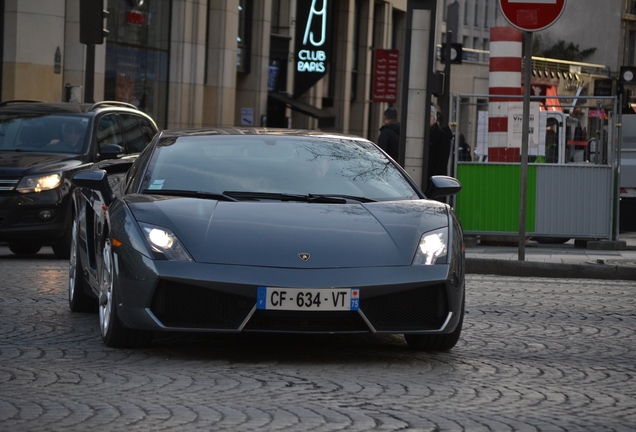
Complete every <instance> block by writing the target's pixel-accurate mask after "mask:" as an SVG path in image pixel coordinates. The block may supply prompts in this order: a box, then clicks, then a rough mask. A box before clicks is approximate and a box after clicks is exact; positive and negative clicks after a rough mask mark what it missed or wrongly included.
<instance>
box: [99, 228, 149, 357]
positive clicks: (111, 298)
mask: <svg viewBox="0 0 636 432" xmlns="http://www.w3.org/2000/svg"><path fill="white" fill-rule="evenodd" d="M113 258H114V256H113V249H112V245H111V242H110V238H106V241H105V242H104V250H103V255H102V259H103V263H102V269H101V272H100V276H99V281H100V299H99V328H100V332H101V335H102V341H103V342H104V344H105V345H106V346H108V347H112V348H137V347H142V346H147V345H149V344H150V342H151V341H152V332H150V331H145V330H135V329H131V328H128V327H126V326H125V325H124V324H123V323H122V322H121V320H120V319H119V316H118V314H117V290H116V289H115V283H114V282H115V280H114V278H115V274H114V270H115V267H114V263H113Z"/></svg>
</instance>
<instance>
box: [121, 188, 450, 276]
mask: <svg viewBox="0 0 636 432" xmlns="http://www.w3.org/2000/svg"><path fill="white" fill-rule="evenodd" d="M127 201H128V205H129V207H130V209H131V211H132V213H133V214H134V216H135V218H136V219H137V220H138V221H139V222H145V223H149V224H154V225H158V226H161V227H165V228H169V229H171V230H172V231H173V232H174V233H175V234H176V235H177V237H178V238H179V239H180V240H181V242H182V243H183V244H184V246H185V247H186V249H187V250H188V251H189V252H190V254H191V255H192V257H193V258H194V260H195V261H197V262H200V263H214V264H235V265H254V266H266V267H285V268H327V267H329V268H336V267H340V268H345V267H376V266H401V265H410V264H411V261H412V259H413V255H414V253H415V250H416V248H417V245H418V243H419V240H420V237H421V235H422V233H424V232H427V231H430V230H433V229H436V228H440V227H445V226H447V225H448V220H449V215H448V207H447V206H446V205H445V204H441V203H439V202H437V201H429V200H415V201H393V202H377V203H369V204H311V203H298V202H226V201H216V200H205V199H194V198H174V197H171V198H167V197H158V196H148V195H143V196H142V195H137V196H133V197H129V198H128V199H127ZM302 254H307V255H308V256H309V259H308V260H306V261H303V260H302V259H301V255H302Z"/></svg>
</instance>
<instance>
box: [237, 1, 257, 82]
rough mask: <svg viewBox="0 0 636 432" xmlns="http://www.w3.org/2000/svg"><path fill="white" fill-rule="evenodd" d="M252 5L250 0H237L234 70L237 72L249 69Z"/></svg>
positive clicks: (245, 71) (246, 71)
mask: <svg viewBox="0 0 636 432" xmlns="http://www.w3.org/2000/svg"><path fill="white" fill-rule="evenodd" d="M252 7H253V5H252V2H251V1H248V0H239V7H238V18H239V22H238V35H237V37H236V71H237V72H239V73H248V72H249V71H250V41H251V34H252V31H251V30H252Z"/></svg>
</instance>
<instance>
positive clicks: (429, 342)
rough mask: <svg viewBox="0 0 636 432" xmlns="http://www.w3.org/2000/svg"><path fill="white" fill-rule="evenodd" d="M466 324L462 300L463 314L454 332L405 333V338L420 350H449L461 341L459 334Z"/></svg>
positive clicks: (414, 347) (410, 344)
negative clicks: (430, 333)
mask: <svg viewBox="0 0 636 432" xmlns="http://www.w3.org/2000/svg"><path fill="white" fill-rule="evenodd" d="M463 324H464V305H463V302H462V309H461V315H460V317H459V322H458V323H457V327H455V330H454V331H453V332H452V333H448V334H432V335H421V334H405V335H404V339H406V343H408V345H409V347H410V348H411V349H414V350H418V351H448V350H449V349H451V348H453V347H454V346H455V345H456V344H457V341H459V336H460V335H461V333H462V326H463Z"/></svg>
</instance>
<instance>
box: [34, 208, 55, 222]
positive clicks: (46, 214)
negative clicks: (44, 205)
mask: <svg viewBox="0 0 636 432" xmlns="http://www.w3.org/2000/svg"><path fill="white" fill-rule="evenodd" d="M53 216H55V212H53V210H40V213H38V217H39V218H40V219H41V220H43V221H48V220H51V219H53Z"/></svg>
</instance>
